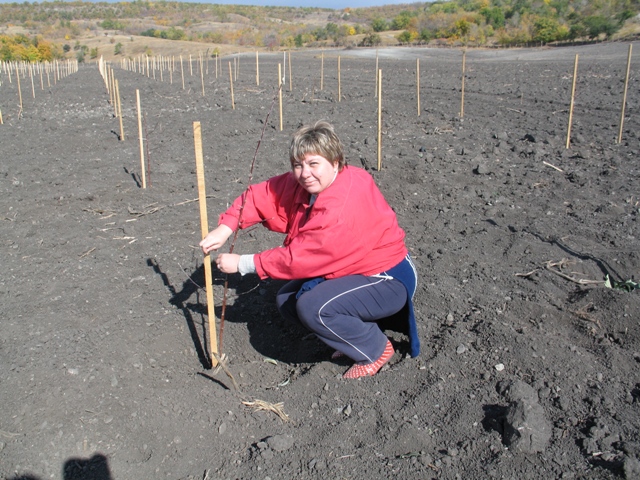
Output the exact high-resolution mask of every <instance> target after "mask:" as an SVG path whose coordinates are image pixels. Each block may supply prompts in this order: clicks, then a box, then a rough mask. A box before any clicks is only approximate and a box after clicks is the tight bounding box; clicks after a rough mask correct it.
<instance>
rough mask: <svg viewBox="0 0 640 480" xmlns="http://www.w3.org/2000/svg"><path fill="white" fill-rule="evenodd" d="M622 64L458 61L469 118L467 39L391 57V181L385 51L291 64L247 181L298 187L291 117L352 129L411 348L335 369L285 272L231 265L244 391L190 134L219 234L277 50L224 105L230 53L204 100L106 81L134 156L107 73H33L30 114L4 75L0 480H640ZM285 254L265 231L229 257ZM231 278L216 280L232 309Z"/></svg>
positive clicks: (244, 72) (518, 54)
mask: <svg viewBox="0 0 640 480" xmlns="http://www.w3.org/2000/svg"><path fill="white" fill-rule="evenodd" d="M638 47H640V45H638V44H636V45H634V50H635V51H636V52H637V51H639V50H638ZM627 52H628V44H624V43H608V44H599V45H595V46H589V47H568V48H557V49H531V50H508V51H502V50H501V51H483V50H478V51H474V50H471V51H468V52H467V55H466V77H465V104H464V116H463V117H461V116H460V106H461V105H460V100H461V60H462V53H461V52H460V51H459V50H434V49H393V50H380V51H379V66H380V68H381V69H382V72H383V73H382V75H383V80H382V82H383V84H382V89H383V97H382V105H383V114H382V118H383V137H382V138H383V139H382V152H383V159H382V169H381V170H380V171H378V170H377V141H376V128H377V103H378V99H377V98H375V97H374V92H375V75H374V70H375V51H362V50H345V51H332V52H325V54H324V78H323V81H322V86H323V89H322V90H321V89H320V84H321V82H320V78H319V72H320V61H321V60H320V53H319V52H305V53H294V54H292V65H291V67H292V73H293V76H292V78H291V79H290V78H289V76H288V69H285V70H286V71H287V78H286V80H285V88H284V91H283V129H282V131H280V129H279V118H278V117H279V115H278V104H277V102H276V104H275V108H274V109H273V111H272V113H271V115H270V117H269V118H268V123H267V126H266V130H265V134H264V138H263V140H262V142H261V143H260V147H259V149H258V151H257V162H256V167H255V171H254V173H253V182H258V181H261V180H264V179H266V178H268V177H270V176H273V175H275V174H278V173H282V172H284V171H286V170H287V168H288V157H287V155H288V143H289V138H290V136H291V134H292V133H293V132H294V131H295V130H296V129H297V128H298V127H299V126H300V125H301V124H307V123H311V122H314V121H316V120H319V119H326V120H328V121H330V122H332V123H333V124H334V125H335V127H336V130H337V132H338V133H339V135H340V137H341V138H342V140H343V143H344V145H345V150H346V156H347V158H348V161H349V163H351V164H353V165H357V166H360V167H363V168H366V169H367V170H368V171H369V172H370V173H371V174H372V175H373V176H374V178H375V180H376V182H377V183H378V185H379V186H380V189H381V190H382V192H383V193H384V195H385V196H386V198H387V200H388V202H389V203H390V205H391V206H392V207H393V208H394V210H395V211H396V212H397V215H398V219H399V222H400V225H401V226H402V227H403V228H404V230H405V231H406V234H407V239H406V241H407V245H408V246H409V248H410V250H411V253H412V255H413V258H414V260H415V263H416V265H417V268H418V272H419V275H420V278H419V285H418V290H417V293H416V296H415V299H414V302H415V309H416V315H417V318H418V328H419V333H420V336H421V341H422V353H421V355H420V356H418V357H416V358H410V357H409V356H408V354H407V352H408V342H407V338H406V337H405V336H404V334H402V333H401V332H395V331H392V330H389V331H387V333H388V335H389V337H390V339H391V341H392V343H393V344H394V346H395V348H396V354H395V356H394V357H393V359H392V360H391V362H390V364H389V365H388V367H385V368H384V369H383V370H382V371H381V372H380V373H378V374H377V375H376V376H374V377H371V378H366V379H360V380H357V381H347V380H343V379H342V377H341V375H342V373H343V372H344V371H345V370H346V369H347V368H348V363H345V362H343V361H332V360H331V358H330V357H331V353H332V352H331V351H330V350H328V348H327V347H325V346H324V344H322V343H321V342H320V341H319V340H317V339H316V338H315V337H314V336H312V335H309V334H308V333H307V332H306V331H304V330H303V329H302V328H301V327H299V326H296V325H291V324H289V323H287V322H286V321H284V320H283V319H281V318H280V316H279V314H278V312H277V310H276V307H275V304H274V295H275V292H276V291H277V289H278V288H279V286H280V285H281V283H280V282H279V281H273V280H269V281H260V280H259V279H258V278H257V277H256V276H253V275H247V276H245V277H239V276H235V275H232V276H229V278H228V281H229V296H228V305H227V311H226V319H225V326H224V334H223V337H222V347H221V348H222V351H223V352H224V353H225V354H226V355H227V357H228V369H229V372H230V373H231V374H232V375H233V377H234V378H235V380H236V381H237V383H238V387H239V389H235V388H234V386H233V383H232V382H231V380H230V378H229V377H228V376H227V375H226V374H225V372H223V371H214V370H212V369H211V368H209V366H210V363H209V358H210V355H209V353H210V352H209V347H208V342H209V334H208V318H207V308H206V305H205V295H204V291H203V289H202V288H201V285H202V284H203V257H202V252H201V251H200V250H199V248H198V247H197V244H198V242H199V240H200V238H201V236H200V224H199V208H198V202H197V201H196V200H197V196H198V195H197V188H196V175H195V155H194V140H193V123H194V122H201V125H202V135H203V147H204V158H205V175H206V186H207V192H208V199H207V202H208V203H207V207H208V211H209V224H210V225H211V226H213V225H215V223H216V219H217V214H218V213H220V212H221V211H223V210H224V209H225V208H226V207H227V205H229V203H230V202H231V201H232V200H233V199H234V198H235V197H237V196H238V195H240V194H241V193H242V192H243V190H244V189H245V188H246V187H247V184H248V181H249V180H248V179H249V167H250V164H251V160H252V158H253V156H254V154H255V152H256V147H257V145H258V141H259V139H260V136H261V132H262V129H263V126H264V125H265V122H266V121H267V113H268V112H269V111H270V108H271V106H272V104H273V101H274V98H275V96H276V93H277V71H278V62H282V54H262V55H261V57H260V84H259V85H256V78H255V54H254V53H253V52H251V53H248V54H246V55H244V56H240V64H239V67H238V75H237V80H236V82H235V84H234V93H235V100H236V105H235V109H232V107H231V101H230V92H229V76H228V66H227V65H228V63H227V62H228V60H230V59H229V58H224V59H223V62H222V65H223V71H224V72H219V76H218V78H216V75H215V69H214V68H213V63H211V64H210V65H209V70H208V73H206V74H204V75H203V77H204V82H205V93H204V96H203V94H202V86H201V83H200V72H199V71H198V70H197V68H196V69H195V70H194V73H193V75H191V73H190V72H189V70H188V69H186V72H187V75H186V77H185V88H184V89H183V88H182V83H181V79H180V73H179V72H174V73H173V75H172V76H171V77H170V76H169V75H168V72H166V71H165V72H163V75H162V81H161V80H160V74H159V72H156V74H155V75H150V76H147V75H141V74H140V73H136V72H131V71H125V70H122V69H120V68H119V66H118V64H114V73H115V77H116V78H117V79H118V82H119V89H120V93H121V97H122V106H123V124H124V130H125V137H124V139H123V141H121V140H120V138H119V137H120V126H119V120H118V119H117V118H115V117H114V109H113V107H112V106H111V105H110V104H109V95H108V93H107V91H106V88H105V84H104V82H103V79H102V78H101V76H100V74H99V72H98V68H97V66H96V65H95V64H88V65H82V66H81V67H80V70H79V71H78V72H77V73H73V74H71V75H69V76H67V77H65V78H62V79H60V80H58V81H56V82H55V83H54V82H53V80H52V82H51V85H50V86H48V85H47V83H46V80H45V84H44V90H42V89H41V88H40V85H39V79H38V81H37V82H36V83H35V98H33V96H32V90H31V84H30V82H29V80H28V77H26V78H22V79H21V88H22V95H23V108H22V110H20V109H19V106H18V94H17V85H16V83H17V82H16V80H15V78H13V79H12V81H11V82H10V81H9V78H7V76H6V75H5V74H4V72H2V73H0V82H1V85H0V110H1V111H2V115H3V119H4V124H3V125H0V151H1V158H2V160H1V161H0V190H1V192H2V193H1V194H0V238H1V243H0V258H2V269H0V303H1V305H2V320H1V322H2V323H1V328H0V385H1V387H0V405H1V408H0V478H2V479H11V480H18V479H22V480H26V479H30V480H44V479H63V480H81V479H82V480H90V479H91V480H107V479H113V480H115V479H176V480H177V479H183V480H186V479H190V480H195V479H265V480H266V479H271V480H276V479H281V480H284V479H287V480H288V479H291V478H298V479H308V478H348V479H353V480H368V479H372V478H380V479H382V478H402V479H426V478H434V479H436V478H437V479H486V478H506V479H512V478H513V479H515V478H517V479H549V478H562V479H567V478H569V479H571V478H573V479H617V478H626V479H632V478H639V477H640V369H639V368H638V367H639V362H640V325H639V318H640V297H639V296H638V291H637V290H632V291H626V290H625V289H622V288H607V287H606V286H605V284H604V280H605V278H607V276H608V278H609V279H610V280H612V281H614V285H613V286H615V285H616V284H615V282H625V281H627V280H632V279H634V278H635V279H636V280H637V274H638V272H639V270H640V240H639V238H638V237H639V236H640V232H639V222H638V219H639V216H640V182H639V177H640V170H639V168H640V166H639V163H638V162H639V160H640V157H639V156H640V122H639V117H638V114H639V112H640V110H639V109H640V80H639V77H638V61H637V60H633V61H632V64H631V77H630V82H629V89H628V100H627V105H626V116H625V122H624V129H623V135H622V142H621V143H617V142H616V139H617V136H618V129H619V125H620V112H621V105H622V98H623V90H624V78H625V72H626V65H627ZM338 54H340V56H341V97H340V98H338V95H337V93H338V82H337V63H338V62H337V55H338ZM576 54H579V67H578V75H577V85H576V100H575V106H574V112H573V123H572V134H571V145H570V148H568V149H567V148H566V146H565V142H566V135H567V129H568V119H569V106H570V99H571V89H572V77H573V68H574V59H575V55H576ZM416 58H419V59H420V68H421V92H420V93H421V108H420V115H419V116H418V108H417V102H416V87H415V68H416ZM194 67H196V65H195V64H194ZM170 78H172V80H173V83H171V82H170ZM290 80H291V87H292V88H291V89H290V88H289V85H290V83H289V82H290ZM136 90H139V92H140V97H141V103H142V109H143V111H144V137H145V140H146V145H148V166H149V167H150V176H149V184H148V188H146V189H142V188H141V178H140V173H141V168H140V153H139V144H138V141H137V138H138V131H137V118H136V107H135V105H136ZM281 240H282V238H281V237H280V236H279V235H276V234H273V233H270V232H267V231H265V229H262V228H257V229H254V230H250V231H246V232H243V233H242V234H241V235H240V236H239V238H238V242H237V244H236V245H235V252H236V253H253V252H257V251H259V250H262V249H267V248H272V247H275V246H277V245H278V244H279V243H280V242H281ZM224 281H225V279H224V275H223V274H221V273H220V272H217V271H216V270H215V268H214V289H215V304H216V311H217V313H218V316H219V314H220V305H221V303H222V291H223V284H224ZM627 285H628V286H629V288H628V289H629V290H631V286H632V284H631V283H629V284H627ZM256 400H262V401H265V402H269V403H270V404H279V403H281V404H282V409H283V411H284V412H285V413H286V415H287V417H286V418H281V417H280V416H278V415H276V414H275V413H274V412H272V411H268V410H267V411H264V410H259V409H257V408H255V404H254V405H253V406H252V405H247V404H244V403H243V401H244V402H255V401H256Z"/></svg>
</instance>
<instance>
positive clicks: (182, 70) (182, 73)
mask: <svg viewBox="0 0 640 480" xmlns="http://www.w3.org/2000/svg"><path fill="white" fill-rule="evenodd" d="M180 75H182V89H183V90H184V65H182V55H180Z"/></svg>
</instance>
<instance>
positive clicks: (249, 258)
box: [238, 255, 256, 275]
mask: <svg viewBox="0 0 640 480" xmlns="http://www.w3.org/2000/svg"><path fill="white" fill-rule="evenodd" d="M238 272H239V273H240V275H246V274H247V273H256V264H255V263H254V262H253V255H240V261H239V262H238Z"/></svg>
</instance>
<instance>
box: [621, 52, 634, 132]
mask: <svg viewBox="0 0 640 480" xmlns="http://www.w3.org/2000/svg"><path fill="white" fill-rule="evenodd" d="M632 47H633V45H632V44H631V43H630V44H629V54H628V55H627V74H626V75H625V77H624V93H623V95H622V110H621V111H620V129H619V130H618V143H622V127H623V126H624V109H625V107H626V105H627V90H628V88H629V70H630V68H631V48H632Z"/></svg>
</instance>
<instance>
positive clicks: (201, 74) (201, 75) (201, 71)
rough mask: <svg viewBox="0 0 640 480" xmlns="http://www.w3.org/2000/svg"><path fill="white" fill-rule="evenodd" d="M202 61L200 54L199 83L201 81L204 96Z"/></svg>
mask: <svg viewBox="0 0 640 480" xmlns="http://www.w3.org/2000/svg"><path fill="white" fill-rule="evenodd" d="M202 63H203V62H202V55H200V83H202V96H203V97H204V68H202V67H203V65H202Z"/></svg>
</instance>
